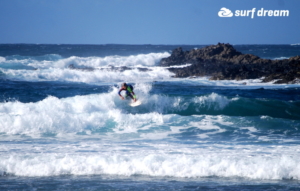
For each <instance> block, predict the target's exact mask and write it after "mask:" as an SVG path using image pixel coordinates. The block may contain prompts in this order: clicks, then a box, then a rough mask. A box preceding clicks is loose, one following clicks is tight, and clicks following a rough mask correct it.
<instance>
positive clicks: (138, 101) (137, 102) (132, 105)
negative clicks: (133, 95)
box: [129, 100, 142, 107]
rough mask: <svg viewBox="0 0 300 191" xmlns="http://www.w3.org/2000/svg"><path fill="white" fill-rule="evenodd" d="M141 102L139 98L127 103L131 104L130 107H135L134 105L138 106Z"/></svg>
mask: <svg viewBox="0 0 300 191" xmlns="http://www.w3.org/2000/svg"><path fill="white" fill-rule="evenodd" d="M141 104H142V102H141V101H140V100H137V101H136V102H131V103H130V104H129V105H130V106H131V107H136V106H139V105H141Z"/></svg>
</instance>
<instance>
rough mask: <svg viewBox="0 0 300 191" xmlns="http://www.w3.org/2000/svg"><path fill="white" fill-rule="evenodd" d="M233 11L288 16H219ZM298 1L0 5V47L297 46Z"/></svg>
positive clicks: (69, 0) (94, 0)
mask: <svg viewBox="0 0 300 191" xmlns="http://www.w3.org/2000/svg"><path fill="white" fill-rule="evenodd" d="M222 7H225V8H227V9H230V10H231V11H232V12H233V14H234V13H235V11H236V10H252V9H253V8H256V12H254V15H255V14H257V12H258V10H261V8H263V9H264V10H273V11H274V10H288V11H289V16H285V17H279V16H277V17H275V16H265V17H257V16H255V17H254V18H253V19H251V17H237V16H233V17H227V18H225V17H219V16H218V12H219V11H220V9H221V8H222ZM299 8H300V0H0V26H1V30H0V43H47V44H109V43H113V44H192V45H195V44H216V43H218V42H223V43H231V44H293V43H300V35H299V31H300V11H299Z"/></svg>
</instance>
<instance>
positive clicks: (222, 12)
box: [218, 7, 233, 17]
mask: <svg viewBox="0 0 300 191" xmlns="http://www.w3.org/2000/svg"><path fill="white" fill-rule="evenodd" d="M218 15H219V17H232V16H233V13H232V12H231V11H230V10H229V9H227V8H225V7H223V8H221V10H220V11H219V13H218Z"/></svg>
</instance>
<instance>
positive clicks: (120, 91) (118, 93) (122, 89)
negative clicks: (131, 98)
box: [118, 88, 124, 99]
mask: <svg viewBox="0 0 300 191" xmlns="http://www.w3.org/2000/svg"><path fill="white" fill-rule="evenodd" d="M123 90H124V89H123V88H121V89H120V90H119V93H118V94H119V96H120V97H121V98H122V99H124V97H123V96H122V95H121V91H123Z"/></svg>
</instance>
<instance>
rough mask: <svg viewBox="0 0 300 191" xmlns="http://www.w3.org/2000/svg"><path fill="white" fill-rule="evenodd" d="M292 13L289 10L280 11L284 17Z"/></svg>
mask: <svg viewBox="0 0 300 191" xmlns="http://www.w3.org/2000/svg"><path fill="white" fill-rule="evenodd" d="M289 14H290V12H289V10H281V11H280V16H281V17H282V16H283V17H288V16H289Z"/></svg>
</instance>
